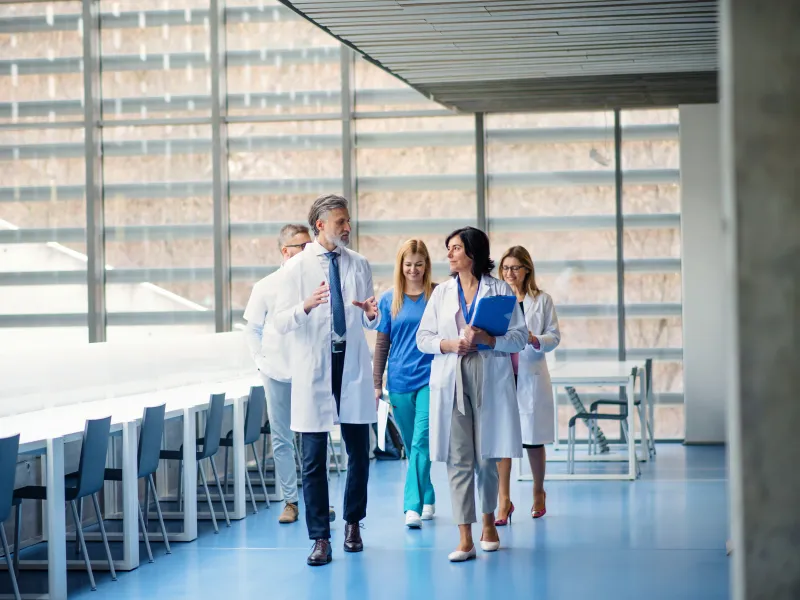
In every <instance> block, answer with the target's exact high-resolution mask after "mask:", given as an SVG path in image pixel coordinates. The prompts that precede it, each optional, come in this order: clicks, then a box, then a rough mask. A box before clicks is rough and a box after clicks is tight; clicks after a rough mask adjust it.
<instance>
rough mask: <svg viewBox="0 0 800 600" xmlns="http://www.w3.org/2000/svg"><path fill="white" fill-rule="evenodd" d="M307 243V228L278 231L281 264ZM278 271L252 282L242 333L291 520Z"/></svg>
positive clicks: (288, 406) (292, 477)
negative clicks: (276, 320)
mask: <svg viewBox="0 0 800 600" xmlns="http://www.w3.org/2000/svg"><path fill="white" fill-rule="evenodd" d="M310 243H311V236H310V235H309V232H308V227H306V226H305V225H294V224H290V225H285V226H284V227H283V228H282V229H281V231H280V233H279V234H278V246H279V248H280V251H281V256H282V263H285V262H286V261H287V260H289V259H290V258H292V257H293V256H296V255H297V254H300V253H301V252H302V251H303V249H304V248H305V247H306V245H307V244H310ZM282 275H283V269H278V270H277V271H275V272H274V273H271V274H270V275H267V276H266V277H265V278H264V279H262V280H260V281H259V282H258V283H256V284H255V286H254V287H253V292H252V293H251V295H250V300H249V301H248V303H247V308H246V309H245V311H244V318H245V320H246V321H247V327H246V329H245V337H246V339H247V345H248V347H249V348H250V355H251V356H252V357H253V361H254V362H255V363H256V367H258V370H259V373H260V374H261V379H262V380H263V381H264V391H265V392H266V396H267V414H268V415H269V425H270V435H271V436H272V452H273V456H274V459H275V474H276V476H277V479H278V481H279V482H280V486H281V490H282V492H283V501H284V503H285V504H284V507H283V512H282V513H281V515H280V517H278V521H279V522H280V523H294V522H295V521H297V519H298V516H299V510H298V507H297V500H298V497H297V469H296V467H295V456H294V433H293V432H292V430H291V429H290V423H291V410H292V383H291V381H292V376H291V369H290V366H289V359H288V356H289V349H288V347H287V343H286V339H285V336H283V335H280V334H279V333H278V332H276V331H275V327H274V326H273V324H272V320H273V317H274V314H273V308H274V306H275V297H276V295H277V294H278V291H279V286H280V279H281V277H282Z"/></svg>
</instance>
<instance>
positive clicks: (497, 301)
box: [472, 296, 517, 350]
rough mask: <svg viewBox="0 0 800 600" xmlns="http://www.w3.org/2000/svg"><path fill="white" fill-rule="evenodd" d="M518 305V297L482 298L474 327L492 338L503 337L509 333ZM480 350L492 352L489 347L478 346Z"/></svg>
mask: <svg viewBox="0 0 800 600" xmlns="http://www.w3.org/2000/svg"><path fill="white" fill-rule="evenodd" d="M516 305H517V297H516V296H487V297H485V298H481V299H480V301H479V302H478V306H477V308H476V309H475V318H474V319H472V326H473V327H477V328H479V329H483V330H484V331H485V332H486V333H488V334H489V335H492V336H501V335H505V334H506V333H508V325H509V323H511V315H513V314H514V308H515V307H516ZM478 350H491V348H490V347H489V346H484V345H483V344H478Z"/></svg>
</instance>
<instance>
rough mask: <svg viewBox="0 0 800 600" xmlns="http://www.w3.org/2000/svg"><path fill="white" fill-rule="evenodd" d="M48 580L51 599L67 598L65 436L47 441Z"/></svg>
mask: <svg viewBox="0 0 800 600" xmlns="http://www.w3.org/2000/svg"><path fill="white" fill-rule="evenodd" d="M45 485H46V486H47V500H46V501H45V514H46V515H47V583H48V595H49V597H50V599H51V600H66V598H67V523H66V516H65V515H66V512H65V511H64V503H65V498H64V439H63V438H53V439H49V440H47V471H46V482H45Z"/></svg>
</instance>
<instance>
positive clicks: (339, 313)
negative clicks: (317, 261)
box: [325, 252, 347, 336]
mask: <svg viewBox="0 0 800 600" xmlns="http://www.w3.org/2000/svg"><path fill="white" fill-rule="evenodd" d="M325 256H327V257H328V259H329V260H330V262H329V263H328V281H329V282H330V288H331V311H332V312H333V331H334V332H336V335H338V336H343V335H344V333H345V331H347V325H346V322H345V318H344V300H343V299H342V281H341V279H340V278H339V255H338V254H337V253H336V252H328V253H326V254H325Z"/></svg>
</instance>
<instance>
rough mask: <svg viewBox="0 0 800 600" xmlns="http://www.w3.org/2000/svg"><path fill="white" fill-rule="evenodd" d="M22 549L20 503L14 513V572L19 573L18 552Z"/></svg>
mask: <svg viewBox="0 0 800 600" xmlns="http://www.w3.org/2000/svg"><path fill="white" fill-rule="evenodd" d="M21 548H22V502H20V503H19V504H17V510H16V511H15V512H14V570H15V571H16V572H17V573H19V552H20V549H21Z"/></svg>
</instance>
